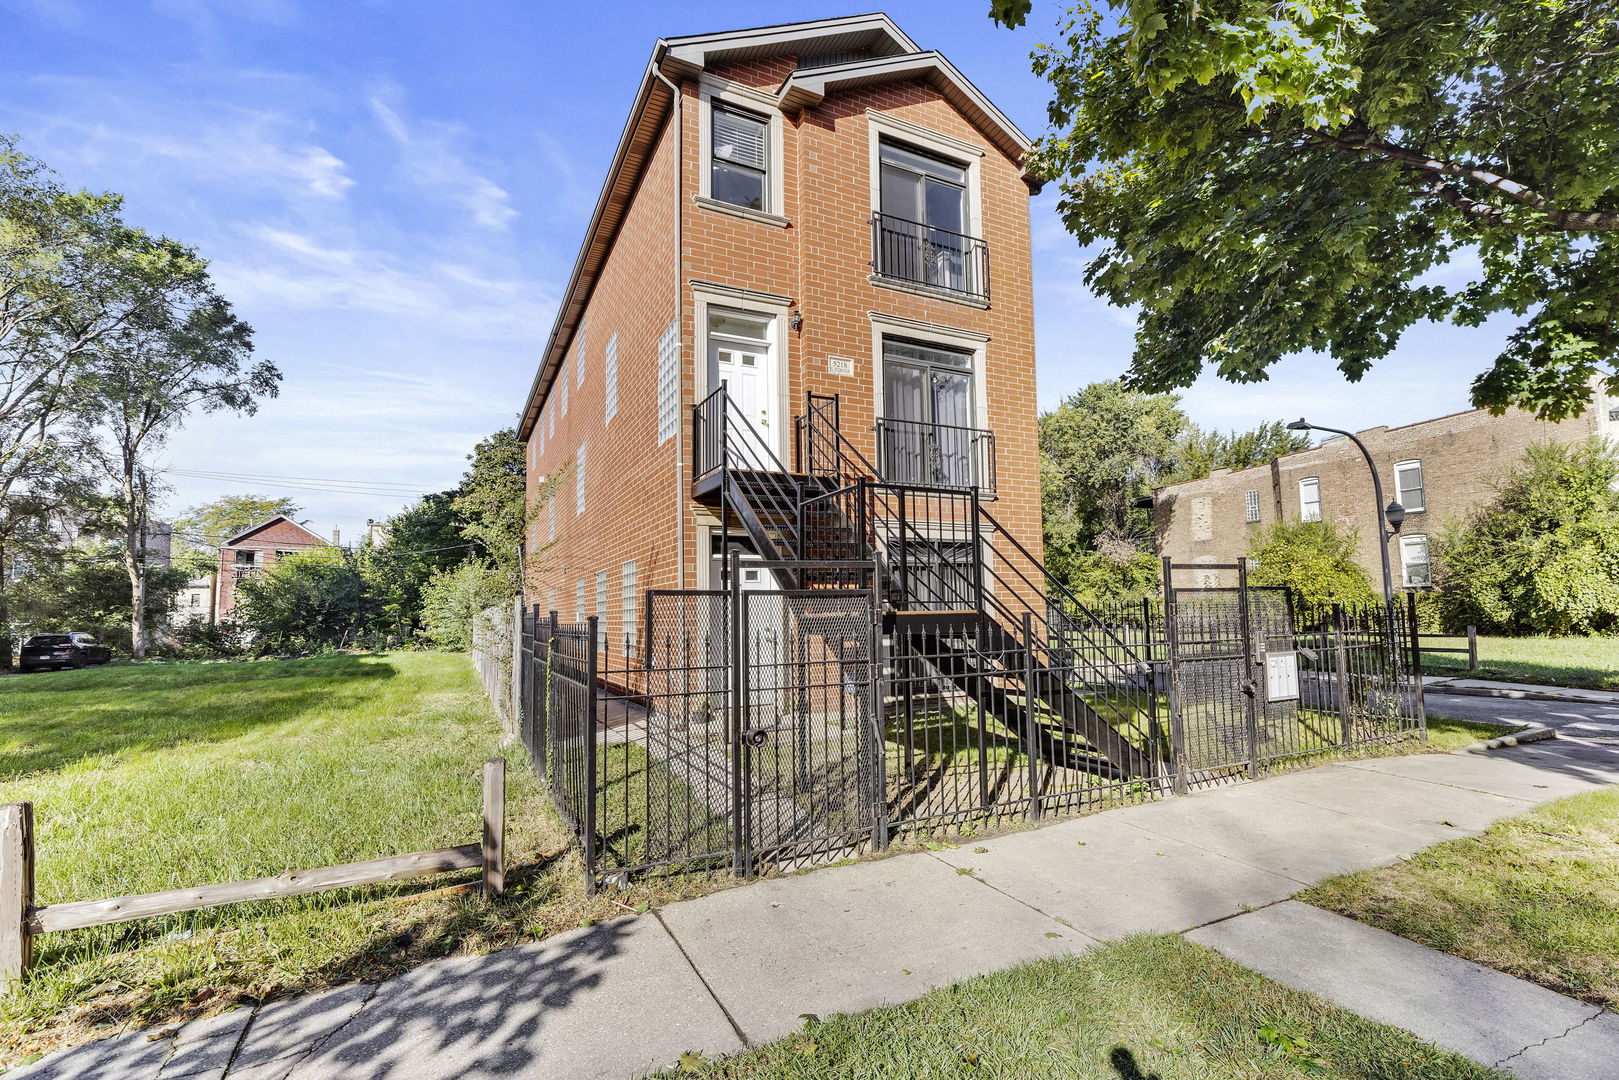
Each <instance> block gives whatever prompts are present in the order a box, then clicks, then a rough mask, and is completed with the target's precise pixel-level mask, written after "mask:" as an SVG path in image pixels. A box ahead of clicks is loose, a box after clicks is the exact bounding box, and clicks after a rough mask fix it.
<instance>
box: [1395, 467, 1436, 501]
mask: <svg viewBox="0 0 1619 1080" xmlns="http://www.w3.org/2000/svg"><path fill="white" fill-rule="evenodd" d="M1412 467H1415V468H1416V470H1417V472H1419V473H1421V474H1422V505H1421V506H1406V505H1405V500H1404V499H1400V505H1401V506H1405V511H1406V513H1408V514H1421V513H1424V512H1425V511H1426V510H1427V509H1428V472H1427V470H1426V469H1424V468H1423V467H1422V459H1421V458H1411V459H1410V460H1409V461H1396V462H1395V463H1394V497H1395V498H1396V499H1399V498H1400V470H1401V469H1408V468H1412Z"/></svg>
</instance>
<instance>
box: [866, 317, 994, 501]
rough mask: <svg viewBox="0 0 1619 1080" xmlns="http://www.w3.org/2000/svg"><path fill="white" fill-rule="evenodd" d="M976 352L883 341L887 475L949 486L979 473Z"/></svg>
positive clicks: (881, 450) (882, 436) (970, 481)
mask: <svg viewBox="0 0 1619 1080" xmlns="http://www.w3.org/2000/svg"><path fill="white" fill-rule="evenodd" d="M972 366H973V354H972V353H969V352H963V351H961V350H958V349H947V348H944V347H943V346H939V345H928V344H924V343H921V342H915V341H898V340H895V339H893V338H885V339H884V340H883V415H882V417H880V418H879V421H878V424H879V437H878V442H879V446H878V454H879V455H880V460H881V464H882V468H883V476H884V478H885V479H888V480H891V481H895V482H897V483H905V484H929V485H940V486H947V487H968V486H972V485H974V484H978V485H980V486H981V485H982V484H983V480H982V478H975V476H974V469H973V464H974V461H975V460H976V455H975V454H974V452H973V451H974V440H975V436H976V435H977V434H978V433H977V432H976V431H975V430H974V429H973V427H972V422H973V375H972Z"/></svg>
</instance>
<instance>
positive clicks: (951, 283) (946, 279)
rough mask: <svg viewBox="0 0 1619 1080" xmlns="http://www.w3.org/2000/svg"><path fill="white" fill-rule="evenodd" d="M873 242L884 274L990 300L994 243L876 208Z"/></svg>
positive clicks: (873, 264) (877, 267) (874, 262)
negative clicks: (990, 249) (886, 212)
mask: <svg viewBox="0 0 1619 1080" xmlns="http://www.w3.org/2000/svg"><path fill="white" fill-rule="evenodd" d="M896 226H899V227H896ZM936 236H937V237H940V238H942V239H935V237H936ZM871 246H872V257H871V268H872V269H873V270H874V271H876V273H877V274H878V275H879V276H881V277H885V278H892V279H894V280H897V281H905V282H910V283H912V284H916V285H927V286H929V287H931V288H935V289H944V290H946V291H948V292H956V293H962V294H964V295H967V296H978V297H982V298H984V299H985V300H987V299H989V245H987V244H985V243H984V241H983V240H982V239H980V238H979V237H976V236H969V235H967V234H966V233H958V232H955V231H954V230H951V229H942V228H939V227H938V226H936V225H929V224H927V223H926V222H921V221H911V220H909V219H908V218H902V217H895V216H894V215H893V214H883V213H874V214H872V215H871Z"/></svg>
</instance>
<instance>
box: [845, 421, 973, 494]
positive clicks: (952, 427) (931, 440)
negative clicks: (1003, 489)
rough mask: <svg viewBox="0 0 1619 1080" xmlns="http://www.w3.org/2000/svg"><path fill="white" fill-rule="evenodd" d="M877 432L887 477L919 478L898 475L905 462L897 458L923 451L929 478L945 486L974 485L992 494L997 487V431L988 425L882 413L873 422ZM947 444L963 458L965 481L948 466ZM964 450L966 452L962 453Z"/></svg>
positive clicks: (902, 481)
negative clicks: (954, 479)
mask: <svg viewBox="0 0 1619 1080" xmlns="http://www.w3.org/2000/svg"><path fill="white" fill-rule="evenodd" d="M873 429H874V431H875V432H876V436H877V460H878V461H879V462H880V463H881V465H882V470H883V471H882V475H883V478H884V479H887V480H895V481H899V482H901V483H904V482H907V481H910V480H915V479H918V478H917V477H904V476H900V475H898V473H899V472H901V471H903V469H904V466H902V465H901V464H900V461H896V460H894V459H895V458H900V457H901V455H910V456H913V459H914V456H915V455H920V464H921V467H922V468H923V469H924V470H925V471H926V473H927V481H928V482H931V483H932V484H933V485H934V486H937V487H944V488H968V487H975V488H978V489H979V490H980V491H984V492H988V493H990V494H993V493H994V491H995V480H996V476H995V434H994V432H992V431H989V430H988V429H986V428H975V427H965V426H962V425H959V424H939V423H934V422H932V421H929V420H902V419H899V418H897V417H892V416H879V417H878V418H877V422H876V424H875V425H873ZM944 447H950V448H951V449H952V453H953V454H955V456H957V457H959V458H964V459H965V463H966V466H967V469H966V471H967V475H966V476H965V477H963V478H962V479H964V480H966V483H954V482H953V478H952V477H951V476H950V475H949V470H948V469H947V468H946V467H945V456H944ZM963 451H964V453H963Z"/></svg>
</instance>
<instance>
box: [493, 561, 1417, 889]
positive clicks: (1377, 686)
mask: <svg viewBox="0 0 1619 1080" xmlns="http://www.w3.org/2000/svg"><path fill="white" fill-rule="evenodd" d="M995 561H996V562H1002V561H1006V562H1008V564H1010V560H1001V559H997V560H995ZM735 570H736V565H735V563H734V562H733V565H732V571H733V572H732V574H731V577H730V581H731V582H733V583H735V582H737V581H738V580H739V576H738V575H737V574H736V573H735ZM882 574H883V571H882V569H881V565H880V563H878V564H872V563H868V564H864V565H859V564H844V566H843V567H842V572H841V577H840V578H839V580H838V582H837V584H836V587H829V588H806V589H800V590H785V589H784V590H772V591H766V592H755V591H742V590H741V589H740V588H732V589H729V590H686V591H678V592H656V591H655V592H650V593H648V594H647V595H646V604H645V616H644V623H643V626H642V629H641V632H640V633H639V634H637V635H634V636H631V637H627V638H625V639H623V640H619V641H611V642H605V641H602V640H601V639H600V638H599V636H598V633H597V626H596V623H595V620H594V619H588V620H586V621H585V622H583V623H574V624H570V623H563V622H560V621H558V620H557V619H556V617H555V616H554V615H546V614H542V613H541V612H539V611H538V610H537V609H534V610H531V611H528V612H526V613H525V614H524V617H523V619H522V627H521V630H522V643H521V650H520V658H521V659H520V665H519V671H518V678H519V680H520V682H519V701H520V702H521V706H522V713H523V715H522V717H521V723H520V725H519V729H520V731H521V733H522V737H523V741H524V743H525V745H526V746H527V747H528V750H529V754H530V757H531V759H532V761H533V762H534V766H535V769H536V771H537V773H538V774H539V775H540V776H541V777H542V778H543V779H544V781H545V784H546V786H547V788H548V789H549V791H550V793H551V795H552V798H553V799H554V800H555V802H556V804H557V807H558V809H559V810H560V812H561V813H562V815H563V817H564V819H565V820H566V821H567V822H568V824H569V825H570V826H571V827H572V828H573V829H574V830H575V832H576V834H577V835H578V838H579V843H580V846H581V849H582V851H583V854H584V859H585V864H586V867H587V872H588V874H589V879H590V881H591V883H592V884H593V885H594V884H597V883H599V882H601V881H603V880H607V879H611V878H613V877H615V876H617V875H631V874H644V873H656V872H663V871H667V870H674V869H686V868H692V867H709V868H728V869H730V870H733V871H734V872H736V873H738V874H741V875H748V874H751V873H754V872H756V871H757V870H759V869H760V868H762V867H765V866H793V865H799V864H802V863H803V862H804V861H805V860H810V859H815V858H828V857H842V856H844V855H847V854H850V853H853V852H855V851H858V850H859V849H861V848H863V847H874V848H881V847H883V846H885V845H886V844H887V843H888V842H889V841H890V840H891V839H892V838H893V837H895V836H897V835H900V834H902V833H904V832H906V831H908V830H930V829H945V830H950V829H960V828H962V827H963V826H966V825H968V824H970V823H974V822H988V823H993V821H994V820H995V819H1005V818H1008V817H1015V818H1018V819H1035V818H1039V817H1041V816H1043V815H1045V814H1051V813H1060V814H1066V813H1073V812H1078V811H1084V810H1088V809H1093V808H1097V807H1101V806H1107V805H1116V804H1122V803H1128V802H1131V801H1139V800H1145V799H1151V798H1157V797H1161V796H1164V795H1167V794H1170V793H1172V792H1180V791H1187V790H1190V789H1192V788H1195V787H1200V786H1205V785H1208V784H1212V783H1218V782H1222V781H1225V780H1228V779H1232V778H1240V777H1245V776H1256V775H1260V774H1263V773H1265V772H1267V771H1271V770H1274V769H1278V768H1283V767H1286V766H1287V765H1288V764H1289V763H1291V762H1296V761H1301V760H1308V759H1311V758H1315V757H1319V756H1321V755H1325V754H1329V753H1340V752H1345V751H1351V752H1354V751H1360V750H1364V749H1367V748H1375V747H1379V746H1399V745H1405V744H1408V743H1414V742H1415V741H1416V739H1417V738H1419V737H1420V736H1421V734H1422V732H1423V728H1424V725H1423V720H1422V711H1421V703H1420V697H1419V694H1420V690H1419V688H1418V686H1417V684H1416V682H1415V680H1414V679H1413V678H1412V677H1411V676H1412V670H1411V665H1410V662H1409V658H1410V657H1411V655H1412V654H1411V649H1412V638H1411V629H1412V628H1411V626H1410V625H1409V623H1408V621H1407V620H1406V618H1405V615H1404V613H1403V612H1400V611H1397V610H1396V611H1389V610H1386V609H1385V608H1383V607H1382V606H1381V605H1374V606H1373V607H1370V608H1364V609H1345V608H1341V607H1340V608H1331V607H1328V608H1322V609H1315V608H1306V607H1305V606H1303V605H1300V604H1299V603H1297V602H1296V601H1295V599H1294V598H1292V597H1290V596H1288V594H1287V593H1286V592H1285V591H1283V590H1277V589H1263V588H1255V587H1248V588H1246V589H1187V588H1180V587H1179V586H1178V584H1177V583H1176V582H1175V569H1173V568H1172V569H1171V571H1170V575H1169V578H1168V581H1169V588H1168V589H1166V592H1165V595H1164V596H1163V597H1162V598H1159V599H1156V600H1149V601H1146V602H1143V603H1139V604H1131V605H1123V606H1119V607H1116V608H1114V609H1110V610H1108V611H1102V612H1097V611H1092V610H1088V609H1084V608H1080V607H1078V606H1077V605H1074V604H1071V603H1067V602H1064V603H1062V604H1053V605H1052V606H1053V610H1051V611H1050V612H1049V613H1048V614H1046V615H1045V616H1043V617H1039V616H1037V613H1036V612H1035V611H1034V610H1033V609H1032V606H1030V605H1027V604H1024V605H1023V606H1021V608H1020V609H1019V610H1017V611H1015V612H1014V611H1013V610H1012V606H1011V603H1012V601H1011V597H1012V596H1013V594H1012V592H1011V588H1010V586H1011V584H1014V583H1015V579H1014V580H1010V581H1008V582H1007V583H1006V584H995V585H993V586H991V587H990V588H989V589H988V590H987V591H990V592H996V591H999V592H1000V593H1002V594H1003V595H1004V596H1006V597H1008V600H1007V601H1003V602H1001V603H1002V609H1001V610H999V611H989V612H986V611H983V610H970V609H969V610H947V609H944V608H942V607H941V608H939V609H935V610H928V609H910V610H900V609H897V608H896V607H895V605H894V604H893V603H892V598H893V596H894V590H893V588H892V585H891V583H889V582H887V581H884V580H882ZM784 576H785V575H784Z"/></svg>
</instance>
